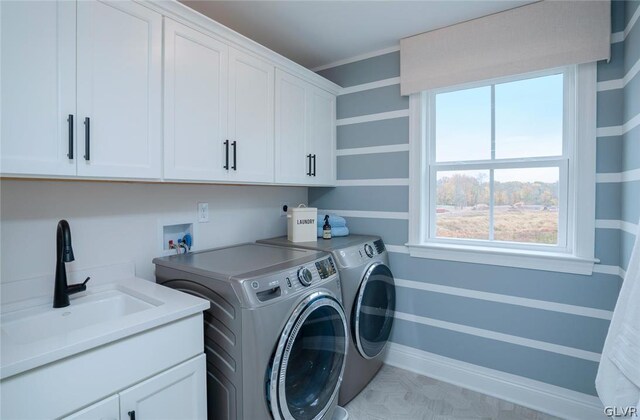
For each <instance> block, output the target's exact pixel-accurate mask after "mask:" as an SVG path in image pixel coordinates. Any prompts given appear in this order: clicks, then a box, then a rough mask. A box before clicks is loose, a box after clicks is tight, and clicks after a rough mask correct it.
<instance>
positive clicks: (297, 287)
mask: <svg viewBox="0 0 640 420" xmlns="http://www.w3.org/2000/svg"><path fill="white" fill-rule="evenodd" d="M337 275H338V270H336V265H335V263H334V261H333V258H332V257H331V256H329V257H327V258H323V259H321V260H317V261H315V262H310V263H308V264H305V265H302V266H299V267H293V268H291V269H288V270H284V271H281V272H279V273H274V274H272V275H269V276H266V277H260V278H256V279H253V280H251V281H247V282H245V287H244V289H245V290H246V291H247V292H248V294H249V295H250V296H252V297H251V300H253V301H256V300H257V302H262V303H266V302H267V301H271V300H273V299H276V298H279V297H284V296H286V295H289V294H291V293H296V292H298V291H302V290H304V289H306V288H308V287H309V286H314V285H317V284H318V283H324V282H325V281H328V280H329V279H333V278H335V277H336V276H337Z"/></svg>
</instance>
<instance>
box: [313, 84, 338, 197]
mask: <svg viewBox="0 0 640 420" xmlns="http://www.w3.org/2000/svg"><path fill="white" fill-rule="evenodd" d="M307 139H308V141H307V145H308V146H307V153H310V154H311V155H312V164H313V167H312V174H313V176H312V177H311V181H310V184H316V185H335V181H336V172H335V165H336V164H335V161H336V157H335V150H336V97H335V96H334V95H332V94H330V93H329V92H326V91H324V90H322V89H319V88H316V87H311V90H310V93H309V133H308V135H307Z"/></svg>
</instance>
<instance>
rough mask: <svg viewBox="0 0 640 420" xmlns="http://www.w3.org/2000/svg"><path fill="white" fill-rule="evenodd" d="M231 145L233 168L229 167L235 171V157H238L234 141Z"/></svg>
mask: <svg viewBox="0 0 640 420" xmlns="http://www.w3.org/2000/svg"><path fill="white" fill-rule="evenodd" d="M231 145H232V146H233V166H232V167H231V169H233V170H234V171H235V170H236V169H238V168H237V165H236V157H237V156H238V144H237V142H236V141H234V142H233V143H231Z"/></svg>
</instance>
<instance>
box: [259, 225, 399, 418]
mask: <svg viewBox="0 0 640 420" xmlns="http://www.w3.org/2000/svg"><path fill="white" fill-rule="evenodd" d="M258 243H265V244H271V245H277V246H282V247H288V248H295V249H307V250H316V251H326V252H330V253H331V254H332V255H333V257H334V259H335V262H336V264H337V268H338V271H339V274H340V282H341V284H342V301H343V305H344V309H345V313H346V314H347V322H348V325H349V330H350V334H349V335H350V338H349V351H348V353H347V365H346V368H345V373H344V380H343V381H342V386H341V388H340V396H339V402H338V403H339V404H340V405H341V406H344V405H346V404H347V403H348V402H349V401H351V400H352V399H353V398H354V397H355V396H356V395H358V393H360V391H362V390H363V389H364V387H365V386H367V384H368V383H369V382H370V381H371V379H373V377H374V376H375V375H376V373H377V372H378V370H380V367H382V359H383V357H384V354H383V352H384V349H385V346H386V344H387V341H388V339H389V335H390V334H391V327H392V326H393V317H394V313H395V306H396V291H395V283H394V279H393V274H392V273H391V270H390V269H389V257H388V255H387V250H386V248H385V246H384V242H383V241H382V239H381V238H380V237H377V236H363V235H349V236H345V237H336V238H332V239H321V238H320V239H318V240H317V241H312V242H296V243H294V242H290V241H288V240H287V238H286V237H279V238H272V239H264V240H261V241H258Z"/></svg>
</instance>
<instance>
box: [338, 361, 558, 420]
mask: <svg viewBox="0 0 640 420" xmlns="http://www.w3.org/2000/svg"><path fill="white" fill-rule="evenodd" d="M346 409H347V411H348V412H349V420H444V419H499V420H507V419H508V420H512V419H513V420H516V419H518V420H519V419H526V420H551V419H556V417H553V416H549V415H547V414H543V413H540V412H538V411H535V410H531V409H529V408H525V407H522V406H519V405H516V404H512V403H510V402H507V401H504V400H500V399H498V398H494V397H490V396H488V395H484V394H481V393H479V392H475V391H469V390H468V389H464V388H460V387H459V386H455V385H450V384H447V383H445V382H441V381H438V380H435V379H431V378H428V377H426V376H422V375H418V374H416V373H412V372H408V371H405V370H402V369H398V368H394V367H391V366H387V365H385V366H383V367H382V369H381V370H380V372H379V373H378V375H377V376H376V377H375V378H374V379H373V381H371V383H370V384H369V385H368V386H367V387H366V388H365V389H364V390H363V391H362V392H361V393H360V394H359V395H358V396H357V397H356V398H354V399H353V400H352V401H351V402H350V403H349V404H347V406H346Z"/></svg>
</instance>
